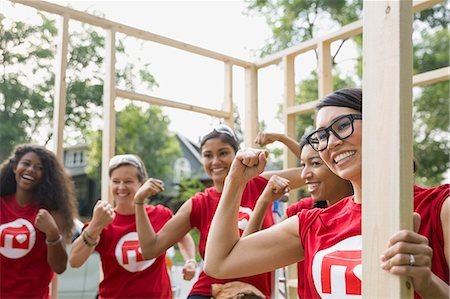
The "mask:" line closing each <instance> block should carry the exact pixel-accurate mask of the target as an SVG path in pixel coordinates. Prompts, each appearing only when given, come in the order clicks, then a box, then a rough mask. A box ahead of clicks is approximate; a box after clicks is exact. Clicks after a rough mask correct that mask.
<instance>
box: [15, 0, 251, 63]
mask: <svg viewBox="0 0 450 299" xmlns="http://www.w3.org/2000/svg"><path fill="white" fill-rule="evenodd" d="M10 1H11V2H13V3H19V4H23V5H26V6H30V7H33V8H36V9H39V10H44V11H46V12H49V13H53V14H57V15H63V14H67V15H68V16H69V17H70V19H73V20H77V21H80V22H83V23H87V24H90V25H93V26H97V27H102V28H105V29H108V28H114V30H115V31H116V32H121V33H124V34H126V35H128V36H134V37H136V38H139V39H143V40H147V41H152V42H155V43H158V44H161V45H166V46H169V47H172V48H176V49H179V50H182V51H186V52H190V53H193V54H197V55H200V56H204V57H208V58H212V59H216V60H219V61H223V62H228V63H231V64H233V65H237V66H241V67H244V68H245V67H250V66H252V65H253V63H251V62H248V61H245V60H242V59H238V58H234V57H231V56H228V55H224V54H221V53H218V52H214V51H211V50H208V49H204V48H201V47H197V46H194V45H191V44H188V43H184V42H181V41H178V40H174V39H171V38H168V37H165V36H161V35H158V34H155V33H151V32H148V31H145V30H141V29H138V28H135V27H131V26H127V25H124V24H121V23H117V22H114V21H111V20H108V19H105V18H101V17H98V16H94V15H92V14H89V13H87V12H83V11H79V10H76V9H72V8H69V7H65V6H62V5H58V4H54V3H50V2H47V1H38V0H10Z"/></svg>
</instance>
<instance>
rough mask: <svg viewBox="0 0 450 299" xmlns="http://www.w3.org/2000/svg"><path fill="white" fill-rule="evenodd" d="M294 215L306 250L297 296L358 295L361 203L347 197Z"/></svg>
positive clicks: (331, 296) (329, 296)
mask: <svg viewBox="0 0 450 299" xmlns="http://www.w3.org/2000/svg"><path fill="white" fill-rule="evenodd" d="M297 215H298V216H297V217H299V234H300V238H301V241H302V244H303V248H304V250H305V259H304V269H305V270H304V271H305V272H304V274H303V275H302V276H301V277H305V278H306V281H305V285H304V287H303V289H302V293H300V292H299V294H298V295H299V297H300V298H355V297H354V296H355V295H356V296H358V295H359V296H360V295H361V278H362V261H361V248H362V236H361V205H360V204H357V203H354V202H353V196H350V197H346V198H344V199H342V200H341V201H339V202H337V203H335V204H334V205H332V206H331V207H328V208H327V209H312V210H303V211H301V212H300V213H298V214H297ZM299 281H300V280H299ZM299 291H300V289H299Z"/></svg>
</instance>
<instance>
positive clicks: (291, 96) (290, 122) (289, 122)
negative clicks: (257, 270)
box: [281, 55, 299, 298]
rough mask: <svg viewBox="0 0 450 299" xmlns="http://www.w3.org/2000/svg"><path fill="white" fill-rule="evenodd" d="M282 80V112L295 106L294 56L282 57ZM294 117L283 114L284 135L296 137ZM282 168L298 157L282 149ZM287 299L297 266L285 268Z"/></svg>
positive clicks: (293, 199) (294, 291)
mask: <svg viewBox="0 0 450 299" xmlns="http://www.w3.org/2000/svg"><path fill="white" fill-rule="evenodd" d="M281 63H282V68H283V78H284V86H283V87H284V103H283V105H284V107H283V108H284V109H283V110H284V111H287V110H288V108H289V107H292V106H294V105H295V67H294V63H295V56H288V55H286V56H283V58H282V60H281ZM295 120H296V115H293V114H287V113H284V127H285V133H286V135H288V136H290V137H293V138H295V136H296V127H295V123H296V121H295ZM283 156H284V159H283V161H284V163H283V168H290V167H295V165H296V162H297V160H298V159H299V157H296V156H295V155H294V153H292V152H291V151H290V150H289V149H288V148H287V147H284V148H283ZM297 200H298V198H297V192H290V194H289V200H288V202H289V204H292V203H294V202H296V201H297ZM286 284H287V294H286V295H287V298H297V264H293V265H289V266H287V267H286Z"/></svg>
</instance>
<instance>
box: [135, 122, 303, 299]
mask: <svg viewBox="0 0 450 299" xmlns="http://www.w3.org/2000/svg"><path fill="white" fill-rule="evenodd" d="M200 147H201V154H202V159H203V167H204V170H205V172H206V173H207V174H208V175H209V176H210V177H211V179H212V181H213V183H214V186H213V187H210V188H206V189H205V190H204V191H203V192H199V193H197V194H196V195H195V196H194V197H192V198H190V199H188V200H187V201H186V202H185V203H184V204H183V205H182V206H181V207H180V209H179V210H178V212H177V213H176V214H175V216H174V217H173V218H172V219H171V220H170V221H169V222H167V224H166V225H165V226H164V227H163V228H162V229H161V230H160V231H159V232H155V229H154V224H153V223H152V222H151V221H148V219H147V218H145V217H143V216H144V214H143V211H142V207H141V205H140V203H141V202H142V200H143V198H145V197H146V196H147V194H146V193H143V194H142V195H141V194H137V195H136V197H135V203H136V222H137V224H138V234H139V240H140V242H141V246H142V254H143V256H144V257H145V258H152V257H154V256H156V255H158V254H160V253H161V252H163V251H164V250H166V249H167V248H169V247H170V246H172V245H173V243H174V242H175V241H176V240H177V239H178V238H179V237H180V236H182V235H184V234H186V233H188V232H189V231H190V230H191V229H193V228H196V229H197V230H198V231H199V233H200V240H199V252H200V256H201V257H202V258H203V256H204V253H205V246H206V243H207V240H208V238H209V227H210V225H211V220H212V218H213V216H214V213H215V211H216V208H217V204H218V202H219V199H220V197H221V195H222V190H223V185H224V181H225V178H226V177H227V175H228V172H229V170H230V167H231V163H232V162H233V159H234V158H235V155H236V152H237V151H238V148H239V143H238V140H237V138H236V136H235V134H234V132H233V131H232V130H231V129H230V128H229V127H228V126H225V125H220V126H218V127H216V128H214V129H213V130H212V131H211V132H209V133H208V134H206V135H205V136H204V137H203V138H202V140H201V143H200ZM298 171H299V170H298V168H293V169H287V170H283V171H280V172H278V174H279V175H280V176H282V177H285V178H286V179H288V180H289V181H290V186H291V188H296V187H299V186H301V185H303V184H304V182H303V180H302V179H301V178H300V177H299V176H298ZM276 173H277V172H266V173H262V174H261V175H259V176H256V177H254V178H252V179H250V180H247V181H246V184H245V185H244V186H243V190H242V193H241V194H240V196H239V200H238V202H237V205H238V206H239V207H238V210H239V217H238V218H237V219H236V220H235V223H234V224H235V226H236V228H235V229H236V231H235V232H236V234H239V233H242V231H243V230H244V229H245V226H246V224H247V222H248V219H249V218H250V215H251V214H252V213H253V209H254V207H255V204H256V200H257V199H258V197H259V196H260V194H261V192H262V191H263V189H264V187H265V186H266V185H267V182H268V179H269V178H270V177H271V176H272V175H273V174H276ZM273 223H274V222H273V217H272V211H271V209H269V210H267V212H266V214H265V215H264V220H263V224H262V227H263V228H267V227H269V226H271V225H272V224H273ZM227 225H228V224H227ZM272 275H273V273H271V272H268V273H264V274H260V275H255V276H251V277H245V278H239V279H227V280H219V279H214V278H212V277H210V276H208V275H206V274H205V272H203V271H202V272H201V273H200V276H199V278H198V280H197V281H196V282H195V284H194V285H193V287H192V289H191V291H190V294H189V296H188V298H190V299H198V298H208V299H209V298H211V293H212V292H211V286H212V285H213V284H225V283H227V282H230V281H233V280H239V281H242V282H244V283H248V284H251V285H253V286H254V287H256V288H257V289H258V290H259V291H261V292H262V293H263V294H264V295H265V296H266V298H270V296H271V295H272V283H273V277H272Z"/></svg>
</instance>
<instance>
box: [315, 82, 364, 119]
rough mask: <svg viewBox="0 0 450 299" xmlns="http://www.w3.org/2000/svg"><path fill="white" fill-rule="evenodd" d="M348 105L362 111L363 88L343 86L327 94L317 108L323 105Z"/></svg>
mask: <svg viewBox="0 0 450 299" xmlns="http://www.w3.org/2000/svg"><path fill="white" fill-rule="evenodd" d="M327 106H335V107H348V108H351V109H354V110H356V111H359V112H361V113H362V89H361V88H342V89H339V90H336V91H335V92H332V93H330V94H329V95H326V96H325V97H324V98H323V99H321V100H320V101H319V103H318V104H317V105H316V109H317V110H320V109H321V108H323V107H327Z"/></svg>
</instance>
